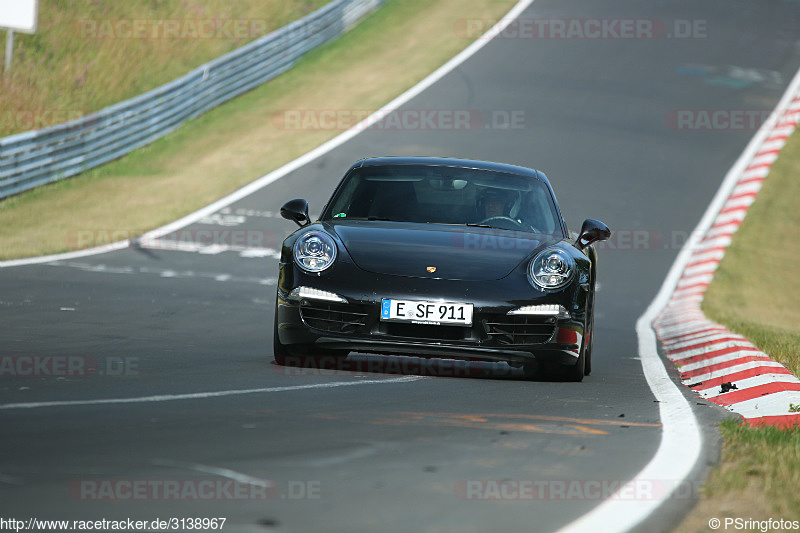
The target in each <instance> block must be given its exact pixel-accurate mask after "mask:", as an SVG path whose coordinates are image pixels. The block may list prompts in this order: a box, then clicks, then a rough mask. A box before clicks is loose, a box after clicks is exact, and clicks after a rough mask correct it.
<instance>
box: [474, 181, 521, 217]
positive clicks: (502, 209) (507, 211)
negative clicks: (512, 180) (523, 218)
mask: <svg viewBox="0 0 800 533" xmlns="http://www.w3.org/2000/svg"><path fill="white" fill-rule="evenodd" d="M514 200H515V198H514V194H513V193H512V192H511V191H504V190H501V189H486V191H484V192H483V193H482V194H481V195H480V196H479V198H478V216H479V217H480V220H481V221H483V220H488V219H490V218H493V217H509V218H513V217H512V216H511V210H512V207H513V206H514Z"/></svg>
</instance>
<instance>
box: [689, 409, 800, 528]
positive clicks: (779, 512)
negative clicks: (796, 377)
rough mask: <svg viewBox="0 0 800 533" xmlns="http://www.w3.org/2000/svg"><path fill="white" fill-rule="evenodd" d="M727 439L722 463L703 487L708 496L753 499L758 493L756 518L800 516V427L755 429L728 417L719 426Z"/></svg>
mask: <svg viewBox="0 0 800 533" xmlns="http://www.w3.org/2000/svg"><path fill="white" fill-rule="evenodd" d="M720 429H721V432H722V436H723V437H724V439H725V448H724V457H723V465H722V467H721V468H719V469H718V470H717V471H715V472H714V474H713V475H712V476H711V478H710V479H709V481H708V483H707V484H706V486H705V488H704V496H705V497H706V498H710V499H715V498H719V499H721V500H724V499H726V498H731V497H732V498H734V499H736V500H750V501H751V502H752V501H753V498H752V497H751V496H750V495H751V494H752V493H756V494H759V497H758V498H755V500H756V501H758V500H762V501H763V503H761V508H760V509H758V510H754V509H750V510H749V511H750V512H757V513H758V515H757V516H753V518H760V519H764V518H768V517H773V518H776V519H777V518H783V519H785V520H798V519H800V493H798V491H797V487H800V428H794V429H789V430H786V429H777V428H774V427H763V428H754V427H750V426H748V425H745V424H742V423H740V422H739V421H738V420H729V421H726V422H724V423H723V424H722V425H721V426H720Z"/></svg>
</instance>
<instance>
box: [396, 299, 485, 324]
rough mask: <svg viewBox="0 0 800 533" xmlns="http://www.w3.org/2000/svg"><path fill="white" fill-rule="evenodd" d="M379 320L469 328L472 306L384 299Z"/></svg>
mask: <svg viewBox="0 0 800 533" xmlns="http://www.w3.org/2000/svg"><path fill="white" fill-rule="evenodd" d="M381 320H383V321H396V322H410V323H412V324H430V325H434V326H440V325H443V324H447V325H458V326H471V325H472V304H465V303H453V302H421V301H412V300H389V299H384V300H383V301H382V303H381Z"/></svg>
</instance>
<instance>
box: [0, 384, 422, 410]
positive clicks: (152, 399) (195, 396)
mask: <svg viewBox="0 0 800 533" xmlns="http://www.w3.org/2000/svg"><path fill="white" fill-rule="evenodd" d="M420 379H425V378H423V377H421V376H406V377H402V378H388V379H365V380H361V381H335V382H331V383H314V384H311V385H294V386H290V387H265V388H263V389H235V390H222V391H212V392H194V393H190V394H161V395H157V396H139V397H136V398H101V399H97V400H63V401H52V402H27V403H8V404H5V405H0V410H2V411H9V410H12V409H39V408H42V407H76V406H83V405H113V404H125V403H158V402H174V401H178V400H202V399H204V398H220V397H223V396H240V395H242V394H264V393H272V392H289V391H298V390H307V389H334V388H337V387H352V386H356V385H381V384H391V383H406V382H409V381H417V380H420Z"/></svg>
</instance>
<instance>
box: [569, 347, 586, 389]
mask: <svg viewBox="0 0 800 533" xmlns="http://www.w3.org/2000/svg"><path fill="white" fill-rule="evenodd" d="M585 348H586V343H585V342H582V343H581V354H580V355H579V356H578V360H577V361H576V362H575V364H574V365H572V366H568V367H567V381H573V382H576V383H579V382H581V381H583V376H585V375H586V350H585Z"/></svg>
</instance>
